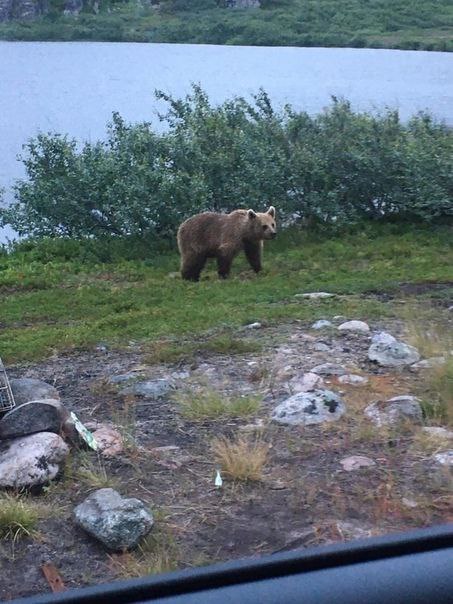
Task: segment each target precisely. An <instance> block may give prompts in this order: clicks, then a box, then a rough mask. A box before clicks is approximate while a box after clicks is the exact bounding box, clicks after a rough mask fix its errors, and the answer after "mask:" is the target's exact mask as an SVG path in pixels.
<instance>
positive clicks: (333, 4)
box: [0, 0, 453, 51]
mask: <svg viewBox="0 0 453 604" xmlns="http://www.w3.org/2000/svg"><path fill="white" fill-rule="evenodd" d="M51 4H52V3H51ZM99 4H100V7H101V10H100V12H99V13H98V14H93V11H92V8H90V5H91V3H89V2H87V3H86V5H87V7H86V10H85V12H82V13H81V14H80V15H79V16H77V17H68V16H64V15H63V14H62V12H61V7H60V8H58V3H55V2H54V5H55V8H54V9H53V10H51V11H50V13H49V14H48V15H47V16H46V17H43V18H40V19H37V20H35V21H23V22H16V21H14V22H10V23H5V24H2V25H0V39H3V40H67V41H71V40H103V41H116V42H178V43H195V44H200V43H203V44H238V45H257V46H332V47H349V46H352V47H358V48H363V47H370V48H401V49H424V50H441V51H451V50H453V6H452V4H451V2H449V0H437V1H434V0H430V1H422V0H416V1H413V2H405V1H404V0H381V1H379V2H368V1H367V0H283V1H277V0H263V2H262V7H261V8H260V9H244V10H231V9H227V8H222V7H221V6H219V5H221V4H222V3H221V2H217V0H195V1H192V2H185V1H172V2H170V1H163V2H161V7H160V8H159V9H156V7H152V6H150V5H149V4H148V3H143V4H142V3H137V2H135V1H134V2H112V1H107V0H104V2H100V3H99Z"/></svg>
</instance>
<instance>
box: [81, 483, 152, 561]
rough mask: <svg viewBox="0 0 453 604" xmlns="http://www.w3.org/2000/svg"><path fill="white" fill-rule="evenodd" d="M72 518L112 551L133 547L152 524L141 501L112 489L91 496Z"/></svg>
mask: <svg viewBox="0 0 453 604" xmlns="http://www.w3.org/2000/svg"><path fill="white" fill-rule="evenodd" d="M74 516H75V520H76V522H77V524H79V525H80V526H81V527H82V528H83V529H85V530H86V531H87V533H89V534H90V535H92V536H93V537H95V538H96V539H99V541H101V542H102V543H103V544H104V545H105V546H106V547H107V548H108V549H110V550H113V551H122V550H125V549H130V548H133V547H135V546H136V545H138V543H139V541H140V540H141V539H142V538H143V537H145V536H146V535H147V534H148V533H149V531H150V530H151V528H152V526H153V524H154V520H153V516H152V514H151V513H150V511H149V510H148V509H147V507H146V505H145V504H144V503H143V502H142V501H140V500H139V499H135V498H125V497H122V496H121V495H120V494H119V493H118V492H117V491H115V490H114V489H99V490H98V491H95V492H94V493H91V495H89V497H87V498H86V499H85V501H84V502H83V503H81V504H80V505H78V506H77V507H76V508H75V510H74Z"/></svg>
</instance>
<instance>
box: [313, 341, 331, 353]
mask: <svg viewBox="0 0 453 604" xmlns="http://www.w3.org/2000/svg"><path fill="white" fill-rule="evenodd" d="M313 348H314V349H315V350H316V351H317V352H329V351H330V348H329V346H327V344H324V342H316V344H315V345H314V346H313Z"/></svg>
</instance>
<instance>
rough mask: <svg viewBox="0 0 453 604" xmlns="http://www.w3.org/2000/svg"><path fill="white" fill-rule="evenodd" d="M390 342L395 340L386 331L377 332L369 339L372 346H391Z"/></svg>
mask: <svg viewBox="0 0 453 604" xmlns="http://www.w3.org/2000/svg"><path fill="white" fill-rule="evenodd" d="M392 342H396V338H394V337H393V336H392V335H391V334H390V333H387V332H386V331H378V332H377V333H375V334H374V335H373V337H372V338H371V343H372V344H391V343H392Z"/></svg>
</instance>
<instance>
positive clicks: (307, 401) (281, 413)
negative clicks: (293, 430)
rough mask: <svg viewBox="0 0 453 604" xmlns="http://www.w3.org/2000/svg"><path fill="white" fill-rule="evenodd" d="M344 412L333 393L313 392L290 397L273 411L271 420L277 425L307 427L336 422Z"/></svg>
mask: <svg viewBox="0 0 453 604" xmlns="http://www.w3.org/2000/svg"><path fill="white" fill-rule="evenodd" d="M345 410H346V409H345V406H344V403H343V401H342V400H341V398H340V396H338V394H335V392H331V391H330V390H313V391H312V392H299V393H298V394H294V395H293V396H290V397H289V398H288V399H286V400H285V401H283V402H282V403H280V405H278V406H277V407H276V408H275V409H274V410H273V412H272V414H271V419H272V420H273V421H275V422H277V423H279V424H285V425H294V426H298V425H305V426H309V425H312V424H321V423H323V422H333V421H336V420H338V419H340V417H341V416H342V415H343V413H344V412H345Z"/></svg>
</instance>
